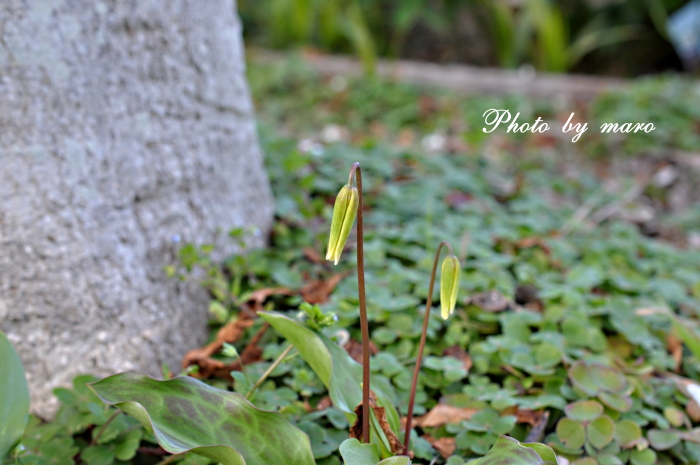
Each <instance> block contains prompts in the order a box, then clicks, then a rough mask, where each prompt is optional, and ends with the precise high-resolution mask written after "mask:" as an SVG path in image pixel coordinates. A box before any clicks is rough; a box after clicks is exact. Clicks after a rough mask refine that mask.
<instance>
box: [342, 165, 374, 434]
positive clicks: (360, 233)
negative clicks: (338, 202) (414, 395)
mask: <svg viewBox="0 0 700 465" xmlns="http://www.w3.org/2000/svg"><path fill="white" fill-rule="evenodd" d="M353 175H354V176H355V183H356V184H357V190H358V193H359V198H360V199H359V200H360V201H359V203H358V206H357V288H358V294H359V300H360V328H361V330H362V442H364V443H365V444H368V443H369V417H370V415H371V413H370V408H369V323H368V322H367V297H366V295H365V253H364V246H365V239H364V222H363V220H364V218H363V215H362V209H363V199H362V169H361V168H360V164H359V163H357V162H355V163H353V164H352V168H350V176H349V177H348V183H350V182H351V181H352V178H353Z"/></svg>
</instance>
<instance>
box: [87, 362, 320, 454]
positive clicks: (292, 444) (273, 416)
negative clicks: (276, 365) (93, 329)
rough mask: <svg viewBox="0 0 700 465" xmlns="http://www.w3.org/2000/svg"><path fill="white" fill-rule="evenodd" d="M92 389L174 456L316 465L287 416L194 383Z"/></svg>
mask: <svg viewBox="0 0 700 465" xmlns="http://www.w3.org/2000/svg"><path fill="white" fill-rule="evenodd" d="M91 387H92V389H94V391H95V392H96V393H97V395H98V396H99V397H100V398H101V399H102V401H103V402H105V403H107V404H110V405H114V406H116V407H117V408H119V409H121V410H123V411H124V412H126V413H128V414H129V415H132V416H133V417H135V418H136V419H137V420H139V421H140V422H141V423H142V424H144V425H145V426H147V427H149V428H152V429H153V432H154V434H155V437H156V439H157V440H158V444H160V445H161V447H163V449H165V450H166V451H168V452H170V453H172V454H180V453H183V452H189V451H192V452H195V453H197V454H200V455H203V456H205V457H208V458H210V459H212V460H214V461H217V462H220V463H222V464H223V465H246V464H247V465H266V464H269V463H285V464H295V465H311V464H313V463H314V460H313V456H312V453H311V445H310V443H309V438H308V436H306V434H304V433H303V432H302V431H301V430H299V429H298V428H296V427H295V426H293V425H292V424H291V423H289V422H288V421H287V420H285V419H284V417H283V416H282V415H280V414H278V413H274V412H265V411H262V410H259V409H257V408H255V407H254V406H253V405H252V404H251V403H250V402H248V401H247V400H246V399H245V398H244V397H243V396H241V395H240V394H236V393H233V392H228V391H222V390H220V389H216V388H213V387H211V386H208V385H207V384H204V383H202V382H201V381H197V380H196V379H194V378H187V377H180V378H174V379H171V380H167V381H157V380H155V379H152V378H149V377H148V376H145V375H141V374H136V373H122V374H119V375H114V376H110V377H108V378H105V379H103V380H101V381H98V382H96V383H93V384H92V385H91Z"/></svg>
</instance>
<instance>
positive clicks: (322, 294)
mask: <svg viewBox="0 0 700 465" xmlns="http://www.w3.org/2000/svg"><path fill="white" fill-rule="evenodd" d="M345 275H346V273H340V274H335V275H333V276H331V277H330V278H328V279H317V280H314V281H309V282H308V283H306V284H304V287H302V288H301V290H300V291H299V293H300V294H301V297H302V298H303V299H304V301H306V302H308V303H310V304H322V303H323V302H325V301H326V300H328V297H329V296H330V295H331V292H333V289H335V286H337V285H338V283H339V282H340V281H341V280H342V279H343V278H344V277H345Z"/></svg>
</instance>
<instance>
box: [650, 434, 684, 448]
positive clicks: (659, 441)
mask: <svg viewBox="0 0 700 465" xmlns="http://www.w3.org/2000/svg"><path fill="white" fill-rule="evenodd" d="M647 439H649V443H650V444H651V447H653V448H654V449H656V450H667V449H670V448H671V447H673V446H675V445H676V444H678V443H679V442H680V440H681V437H680V435H679V434H678V432H677V431H673V430H665V431H662V430H660V429H652V430H649V432H648V433H647Z"/></svg>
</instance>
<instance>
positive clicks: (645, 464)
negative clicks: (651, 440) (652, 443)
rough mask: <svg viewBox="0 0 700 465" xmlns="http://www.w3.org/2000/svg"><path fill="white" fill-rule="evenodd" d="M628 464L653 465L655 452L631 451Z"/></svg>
mask: <svg viewBox="0 0 700 465" xmlns="http://www.w3.org/2000/svg"><path fill="white" fill-rule="evenodd" d="M630 462H632V465H653V464H654V463H655V462H656V452H654V451H653V450H652V449H644V450H637V449H632V452H630Z"/></svg>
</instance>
